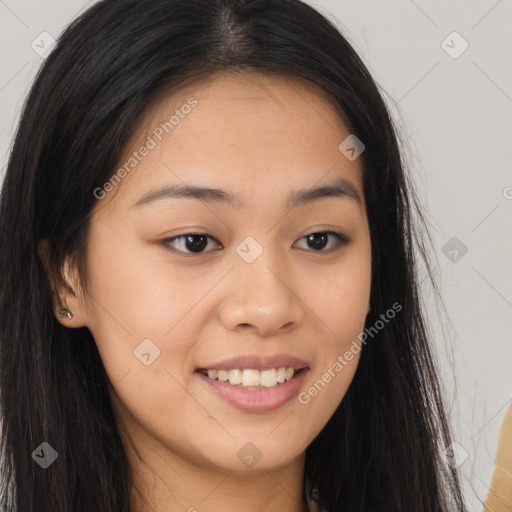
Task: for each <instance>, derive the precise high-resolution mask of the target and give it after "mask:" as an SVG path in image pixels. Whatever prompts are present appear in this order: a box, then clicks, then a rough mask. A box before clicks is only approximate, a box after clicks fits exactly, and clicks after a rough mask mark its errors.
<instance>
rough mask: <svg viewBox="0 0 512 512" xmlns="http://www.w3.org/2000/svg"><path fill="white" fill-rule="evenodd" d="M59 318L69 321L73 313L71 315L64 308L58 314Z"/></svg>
mask: <svg viewBox="0 0 512 512" xmlns="http://www.w3.org/2000/svg"><path fill="white" fill-rule="evenodd" d="M59 316H60V317H61V318H64V317H66V318H67V319H68V320H69V319H71V318H73V313H71V311H69V309H68V308H64V309H63V310H62V311H61V312H60V314H59Z"/></svg>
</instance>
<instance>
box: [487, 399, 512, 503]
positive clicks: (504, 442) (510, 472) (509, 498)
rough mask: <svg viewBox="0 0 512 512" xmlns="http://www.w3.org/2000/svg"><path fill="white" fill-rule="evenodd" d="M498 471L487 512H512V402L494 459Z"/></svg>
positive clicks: (495, 471) (495, 472)
mask: <svg viewBox="0 0 512 512" xmlns="http://www.w3.org/2000/svg"><path fill="white" fill-rule="evenodd" d="M494 463H495V465H496V469H495V470H494V474H493V477H492V481H491V485H490V487H489V492H488V494H487V499H486V500H485V503H484V511H485V512H511V511H512V402H511V403H510V404H509V407H508V410H507V412H506V414H505V418H504V419H503V423H502V424H501V429H500V435H499V439H498V449H497V452H496V458H495V459H494Z"/></svg>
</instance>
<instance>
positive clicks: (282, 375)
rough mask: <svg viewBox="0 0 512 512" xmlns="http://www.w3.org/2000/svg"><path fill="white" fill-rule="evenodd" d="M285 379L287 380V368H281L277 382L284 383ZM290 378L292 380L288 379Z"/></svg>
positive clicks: (278, 371)
mask: <svg viewBox="0 0 512 512" xmlns="http://www.w3.org/2000/svg"><path fill="white" fill-rule="evenodd" d="M285 380H286V368H279V370H277V382H279V384H282V383H283V382H284V381H285ZM288 380H290V379H288Z"/></svg>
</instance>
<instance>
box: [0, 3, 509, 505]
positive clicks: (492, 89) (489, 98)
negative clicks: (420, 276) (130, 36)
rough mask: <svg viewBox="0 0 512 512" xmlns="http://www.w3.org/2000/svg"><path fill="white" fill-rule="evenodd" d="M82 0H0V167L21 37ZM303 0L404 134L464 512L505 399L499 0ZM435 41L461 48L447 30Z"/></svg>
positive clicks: (25, 58)
mask: <svg viewBox="0 0 512 512" xmlns="http://www.w3.org/2000/svg"><path fill="white" fill-rule="evenodd" d="M92 3H93V2H85V1H78V0H37V1H36V0H0V73H1V74H0V105H1V112H2V115H1V118H0V163H1V164H2V177H3V172H4V169H5V165H6V161H7V155H8V152H9V149H10V147H11V143H12V139H13V135H14V130H15V127H16V123H17V121H18V119H19V113H20V109H21V106H22V103H23V101H24V99H25V97H26V94H27V92H28V89H29V86H30V84H31V82H32V80H33V78H34V76H35V73H36V71H37V69H38V67H39V66H40V64H41V62H42V60H43V59H42V58H41V57H40V56H39V55H38V54H37V53H36V52H35V51H34V50H33V49H32V47H31V44H32V42H33V41H34V40H35V41H36V42H37V41H38V40H40V39H38V38H39V35H40V34H41V33H42V32H48V33H49V34H51V35H52V36H53V37H55V38H57V37H58V35H59V34H60V32H61V30H62V29H63V28H64V27H65V26H66V25H67V24H68V23H69V22H70V21H71V20H72V19H73V18H74V17H75V16H76V15H77V14H78V13H80V12H82V11H83V10H84V9H85V8H86V7H87V6H89V5H91V4H92ZM310 3H311V4H312V5H314V6H316V7H317V8H318V9H319V10H320V11H322V12H323V13H324V14H326V15H327V16H328V17H330V18H331V19H332V20H334V21H335V23H336V24H337V25H338V26H339V27H340V28H341V29H342V30H343V31H344V33H345V35H346V37H347V38H348V39H349V41H350V42H351V43H352V44H353V45H354V46H355V48H356V50H357V51H358V52H359V54H360V55H361V57H362V58H363V60H364V61H365V63H366V64H367V66H368V67H369V69H370V71H371V72H372V73H373V76H374V78H375V79H376V81H377V83H378V84H379V85H380V87H381V88H382V91H383V94H384V96H385V99H386V101H387V102H388V104H389V105H390V107H391V108H392V113H393V116H394V118H395V120H396V122H397V123H398V124H399V127H400V130H401V131H402V133H403V134H404V135H405V137H406V144H407V145H408V147H409V150H410V153H409V155H410V156H409V158H410V163H411V168H412V171H413V174H414V176H415V183H416V188H417V191H418V194H419V196H420V199H421V200H422V202H423V206H424V208H425V211H426V214H427V218H428V219H429V221H430V226H431V233H432V235H433V240H434V245H435V253H436V255H437V258H438V260H437V261H438V264H437V263H435V266H436V267H437V268H438V272H439V274H440V280H441V291H442V294H443V297H444V300H445V303H446V306H447V310H448V316H449V319H450V321H451V327H448V328H447V327H443V324H442V321H441V320H439V321H438V320H437V318H438V314H437V309H436V305H435V303H433V302H432V295H431V293H430V292H429V291H428V289H425V296H426V299H425V300H426V302H427V305H428V308H429V311H430V318H431V319H432V323H433V332H434V334H435V338H436V344H437V349H438V354H439V361H440V365H441V368H442V374H443V378H444V384H445V388H446V398H447V402H448V406H449V408H450V411H449V412H450V414H451V421H452V425H453V429H454V433H455V438H456V441H457V442H458V443H459V444H460V446H461V447H463V449H464V450H465V451H466V452H468V456H467V459H465V460H464V462H462V463H461V464H460V470H461V472H462V474H463V480H464V492H465V495H466V498H467V500H468V505H469V507H468V511H470V512H471V511H481V510H482V506H481V504H480V501H479V499H480V500H485V497H486V495H487V490H488V487H489V484H490V481H491V477H492V472H493V470H494V456H495V451H496V445H497V439H498V433H499V427H500V425H501V421H502V419H503V417H504V415H505V411H506V409H507V405H508V404H509V403H510V401H511V400H512V371H511V367H512V364H511V363H512V343H511V340H512V314H511V313H512V286H511V284H512V275H511V274H512V270H511V265H510V259H511V255H512V251H511V249H512V217H511V209H512V174H511V172H510V162H511V151H510V148H511V146H512V145H511V141H512V116H511V104H512V67H511V63H512V44H511V43H512V30H511V21H512V1H511V0H498V1H496V0H481V1H476V0H472V1H462V0H459V1H452V2H444V1H441V0H434V1H429V2H427V1H426V0H416V1H413V0H392V1H389V0H388V1H385V2H383V1H382V0H343V1H340V0H314V1H313V0H310ZM453 31H457V32H459V33H460V35H461V36H462V37H463V38H464V40H466V41H467V43H468V44H469V47H468V49H467V50H466V51H465V52H464V53H462V54H461V55H460V56H458V58H452V57H451V56H450V55H448V53H446V51H445V50H444V49H443V46H442V42H443V41H444V40H446V38H447V37H448V36H449V35H450V34H451V33H452V32H453ZM452 41H453V42H452ZM446 44H448V45H450V46H452V47H453V48H452V49H451V50H450V51H452V52H456V51H458V50H459V49H460V48H462V46H461V41H459V40H456V39H453V37H449V38H448V39H447V41H446V43H445V45H446ZM41 129H42V130H44V129H45V127H44V126H41ZM507 187H510V188H507ZM452 237H457V238H458V239H459V240H460V241H461V242H462V243H463V244H464V245H465V246H466V247H467V248H468V252H467V254H465V255H463V256H461V253H460V252H459V253H458V254H457V258H458V259H457V261H455V262H454V261H451V259H450V258H449V257H448V256H445V254H444V253H443V250H442V249H443V247H444V246H445V244H446V243H447V242H448V241H449V240H450V239H451V238H452ZM449 250H451V249H449ZM445 252H447V253H448V250H445ZM451 257H452V258H453V253H452V256H451ZM434 261H436V260H434ZM452 361H453V363H454V364H453V365H452Z"/></svg>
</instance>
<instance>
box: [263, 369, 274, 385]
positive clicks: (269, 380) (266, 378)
mask: <svg viewBox="0 0 512 512" xmlns="http://www.w3.org/2000/svg"><path fill="white" fill-rule="evenodd" d="M276 384H277V370H276V369H275V368H272V369H271V370H265V371H263V372H261V375H260V386H265V387H266V388H271V387H273V386H275V385H276Z"/></svg>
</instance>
